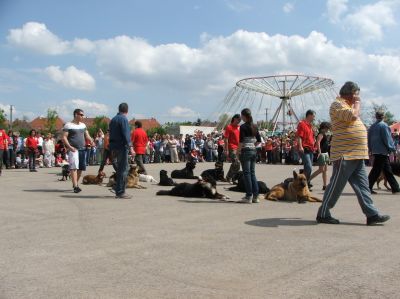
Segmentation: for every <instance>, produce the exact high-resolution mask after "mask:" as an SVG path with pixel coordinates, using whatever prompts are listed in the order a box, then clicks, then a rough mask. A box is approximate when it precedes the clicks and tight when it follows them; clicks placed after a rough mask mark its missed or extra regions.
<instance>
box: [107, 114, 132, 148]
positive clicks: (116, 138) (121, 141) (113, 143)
mask: <svg viewBox="0 0 400 299" xmlns="http://www.w3.org/2000/svg"><path fill="white" fill-rule="evenodd" d="M109 129H110V150H121V149H124V148H128V147H129V146H130V145H131V129H130V127H129V123H128V119H127V118H126V116H125V115H123V114H121V113H118V114H117V115H116V116H114V117H113V119H112V120H111V122H110V125H109Z"/></svg>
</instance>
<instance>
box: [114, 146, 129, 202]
mask: <svg viewBox="0 0 400 299" xmlns="http://www.w3.org/2000/svg"><path fill="white" fill-rule="evenodd" d="M112 157H113V159H112V161H113V162H112V163H113V167H114V170H115V187H114V190H115V194H116V195H121V194H124V193H125V186H126V177H127V175H128V149H127V148H123V149H118V150H113V151H112Z"/></svg>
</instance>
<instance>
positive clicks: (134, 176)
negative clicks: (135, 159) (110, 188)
mask: <svg viewBox="0 0 400 299" xmlns="http://www.w3.org/2000/svg"><path fill="white" fill-rule="evenodd" d="M126 188H136V189H146V187H144V186H142V185H140V184H139V167H138V166H136V165H131V167H130V169H129V172H128V176H127V177H126Z"/></svg>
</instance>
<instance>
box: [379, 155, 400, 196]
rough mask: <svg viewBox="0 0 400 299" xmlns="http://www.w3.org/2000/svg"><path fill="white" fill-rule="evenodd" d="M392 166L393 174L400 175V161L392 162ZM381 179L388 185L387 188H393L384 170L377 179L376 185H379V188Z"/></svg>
mask: <svg viewBox="0 0 400 299" xmlns="http://www.w3.org/2000/svg"><path fill="white" fill-rule="evenodd" d="M390 168H392V172H393V175H395V176H400V163H399V162H391V163H390ZM381 181H383V185H384V186H385V187H386V189H387V190H392V189H391V188H390V186H389V185H388V181H387V179H386V177H385V175H384V174H383V171H382V172H381V175H380V176H379V178H378V179H377V180H376V185H377V187H378V189H381V188H380V187H379V184H380V182H381Z"/></svg>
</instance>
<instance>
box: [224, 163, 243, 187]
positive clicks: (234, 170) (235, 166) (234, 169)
mask: <svg viewBox="0 0 400 299" xmlns="http://www.w3.org/2000/svg"><path fill="white" fill-rule="evenodd" d="M239 171H240V162H239V160H237V159H235V160H233V161H232V164H231V166H230V167H229V170H228V173H227V175H226V180H227V181H228V182H232V181H233V178H234V177H235V176H237V174H238V172H239Z"/></svg>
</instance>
